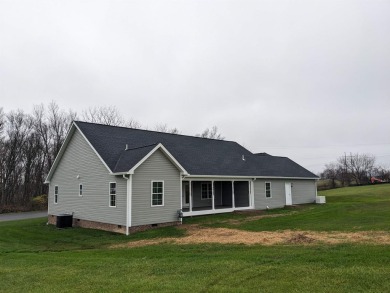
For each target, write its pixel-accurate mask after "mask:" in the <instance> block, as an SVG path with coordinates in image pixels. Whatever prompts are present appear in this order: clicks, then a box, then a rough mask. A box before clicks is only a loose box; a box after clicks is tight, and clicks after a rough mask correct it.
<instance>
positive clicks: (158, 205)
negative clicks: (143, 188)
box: [150, 180, 165, 207]
mask: <svg viewBox="0 0 390 293" xmlns="http://www.w3.org/2000/svg"><path fill="white" fill-rule="evenodd" d="M155 182H156V183H158V182H161V183H162V201H161V203H162V204H153V195H154V194H160V193H153V183H155ZM164 188H165V184H164V180H152V181H151V183H150V194H151V196H150V206H152V207H163V206H164V197H165V196H164V193H165V192H164Z"/></svg>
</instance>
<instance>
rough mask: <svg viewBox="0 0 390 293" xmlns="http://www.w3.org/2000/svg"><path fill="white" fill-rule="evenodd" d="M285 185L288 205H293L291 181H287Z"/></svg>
mask: <svg viewBox="0 0 390 293" xmlns="http://www.w3.org/2000/svg"><path fill="white" fill-rule="evenodd" d="M284 186H285V191H286V206H291V205H292V194H291V183H290V182H286V183H285V184H284Z"/></svg>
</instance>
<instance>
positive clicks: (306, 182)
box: [46, 121, 318, 234]
mask: <svg viewBox="0 0 390 293" xmlns="http://www.w3.org/2000/svg"><path fill="white" fill-rule="evenodd" d="M317 179H318V177H317V176H316V175H314V174H313V173H311V172H310V171H308V170H306V169H305V168H303V167H302V166H300V165H298V164H297V163H295V162H293V161H292V160H290V159H288V158H286V157H277V156H271V155H268V154H266V153H258V154H254V153H251V152H250V151H248V150H247V149H245V148H244V147H243V146H241V145H239V144H238V143H236V142H234V141H224V140H216V139H207V138H200V137H194V136H187V135H179V134H170V133H162V132H156V131H149V130H141V129H132V128H125V127H116V126H108V125H101V124H95V123H87V122H81V121H75V122H73V124H72V125H71V127H70V129H69V132H68V134H67V136H66V139H65V142H64V144H63V146H62V148H61V150H60V151H59V153H58V156H57V157H56V159H55V161H54V164H53V166H52V168H51V170H50V172H49V174H48V176H47V179H46V183H48V184H49V204H48V215H49V216H48V217H49V223H52V224H54V223H56V216H57V215H59V214H64V213H70V214H73V224H74V225H75V226H81V227H90V228H96V229H103V230H109V231H116V232H120V233H126V234H128V233H129V232H131V231H136V230H140V229H145V228H148V227H153V226H164V225H172V224H178V223H180V222H181V218H182V217H188V216H197V215H207V214H216V213H226V212H233V211H238V210H253V209H260V210H261V209H269V208H270V209H272V208H279V207H284V206H286V205H296V204H304V203H313V202H315V201H316V196H317V186H316V182H317Z"/></svg>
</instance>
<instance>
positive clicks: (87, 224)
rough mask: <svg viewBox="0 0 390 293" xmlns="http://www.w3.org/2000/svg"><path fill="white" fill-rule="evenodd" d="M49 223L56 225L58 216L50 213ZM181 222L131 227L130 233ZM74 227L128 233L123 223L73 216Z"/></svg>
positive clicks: (175, 224)
mask: <svg viewBox="0 0 390 293" xmlns="http://www.w3.org/2000/svg"><path fill="white" fill-rule="evenodd" d="M48 223H49V224H51V225H56V223H57V216H55V215H49V216H48ZM180 224H181V222H180V221H176V222H169V223H160V224H151V225H142V226H135V227H129V233H135V232H141V231H146V230H149V229H155V228H161V227H168V226H177V225H180ZM73 227H81V228H88V229H97V230H104V231H109V232H115V233H121V234H126V226H123V225H114V224H108V223H101V222H95V221H88V220H82V219H76V218H73Z"/></svg>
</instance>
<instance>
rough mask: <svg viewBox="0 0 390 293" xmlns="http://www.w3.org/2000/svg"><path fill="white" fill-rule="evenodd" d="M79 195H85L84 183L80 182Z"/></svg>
mask: <svg viewBox="0 0 390 293" xmlns="http://www.w3.org/2000/svg"><path fill="white" fill-rule="evenodd" d="M79 196H83V185H82V184H79Z"/></svg>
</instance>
